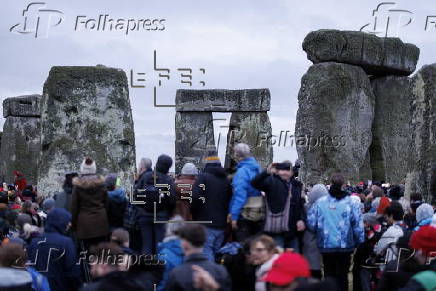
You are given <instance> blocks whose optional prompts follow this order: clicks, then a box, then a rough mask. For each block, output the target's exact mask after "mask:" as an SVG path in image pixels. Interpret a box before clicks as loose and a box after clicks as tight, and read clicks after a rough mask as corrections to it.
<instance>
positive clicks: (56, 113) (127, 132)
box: [38, 66, 136, 195]
mask: <svg viewBox="0 0 436 291" xmlns="http://www.w3.org/2000/svg"><path fill="white" fill-rule="evenodd" d="M41 108H42V117H41V156H40V163H39V169H38V170H39V176H38V190H39V191H40V192H41V193H43V194H44V195H50V194H52V193H53V192H55V191H59V190H61V185H62V182H63V180H64V175H65V173H66V172H69V171H79V168H80V164H81V162H82V160H83V158H84V157H85V156H90V157H92V158H93V159H94V160H95V161H96V164H97V172H98V173H100V174H107V173H118V174H119V177H120V178H121V181H122V184H123V186H124V187H125V188H126V189H127V190H129V189H130V186H131V185H132V183H133V175H134V173H135V169H136V166H135V135H134V130H133V120H132V112H131V108H130V100H129V91H128V83H127V77H126V74H125V73H124V72H123V71H122V70H119V69H113V68H107V67H104V66H96V67H52V69H51V70H50V74H49V76H48V78H47V80H46V82H45V84H44V92H43V98H42V102H41Z"/></svg>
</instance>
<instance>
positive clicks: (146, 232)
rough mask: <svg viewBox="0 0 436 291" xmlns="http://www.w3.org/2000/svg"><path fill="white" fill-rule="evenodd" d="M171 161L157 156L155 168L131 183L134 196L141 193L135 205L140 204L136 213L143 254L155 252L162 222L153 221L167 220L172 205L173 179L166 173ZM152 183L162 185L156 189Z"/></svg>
mask: <svg viewBox="0 0 436 291" xmlns="http://www.w3.org/2000/svg"><path fill="white" fill-rule="evenodd" d="M172 164H173V160H172V159H171V157H169V156H167V155H160V156H159V157H158V159H157V163H156V169H155V171H152V172H147V173H145V174H144V175H142V176H141V178H140V180H138V181H137V183H136V185H135V192H136V195H137V196H138V197H141V196H142V195H145V199H144V200H143V201H145V204H143V205H138V206H140V207H138V214H137V215H138V222H139V225H140V228H141V237H142V244H143V246H142V253H144V254H155V253H156V251H157V245H158V243H159V242H161V241H162V240H163V238H164V236H165V224H163V223H155V220H156V221H168V220H169V218H170V217H171V215H172V213H173V211H174V208H175V204H176V196H175V186H174V179H173V178H172V177H170V176H169V175H168V172H169V170H170V168H171V166H172ZM155 185H162V186H161V187H162V188H157V187H156V186H155ZM161 192H162V193H161ZM155 208H156V209H155ZM155 212H156V217H155Z"/></svg>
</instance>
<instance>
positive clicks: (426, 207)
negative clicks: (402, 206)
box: [416, 203, 436, 239]
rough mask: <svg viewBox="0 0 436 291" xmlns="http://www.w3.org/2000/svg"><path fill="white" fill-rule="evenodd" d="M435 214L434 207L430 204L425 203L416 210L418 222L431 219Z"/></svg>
mask: <svg viewBox="0 0 436 291" xmlns="http://www.w3.org/2000/svg"><path fill="white" fill-rule="evenodd" d="M433 214H434V210H433V207H432V206H431V205H430V204H428V203H423V204H421V206H419V207H418V208H417V209H416V221H417V222H420V221H422V220H424V219H428V218H431V217H432V216H433ZM435 239H436V238H435Z"/></svg>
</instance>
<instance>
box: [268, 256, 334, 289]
mask: <svg viewBox="0 0 436 291" xmlns="http://www.w3.org/2000/svg"><path fill="white" fill-rule="evenodd" d="M309 278H310V270H309V263H308V262H307V260H306V259H305V258H304V257H303V256H302V255H300V254H297V253H293V252H285V253H283V254H281V255H280V256H278V258H277V259H276V260H275V261H274V262H273V264H272V267H271V269H270V270H269V271H268V273H267V274H266V275H265V276H264V277H263V278H262V280H263V281H264V282H266V283H268V290H269V291H283V290H286V291H290V290H299V289H297V288H298V287H302V286H310V287H312V288H313V284H310V283H308V281H307V279H309ZM310 290H324V291H328V290H329V289H328V288H327V289H326V288H324V289H310ZM330 290H332V289H330Z"/></svg>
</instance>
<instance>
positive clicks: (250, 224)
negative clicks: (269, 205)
mask: <svg viewBox="0 0 436 291" xmlns="http://www.w3.org/2000/svg"><path fill="white" fill-rule="evenodd" d="M233 150H234V155H235V158H236V159H237V160H238V165H237V170H236V173H235V175H234V177H233V181H232V187H233V196H232V199H231V202H230V214H229V216H230V220H231V223H232V228H233V230H236V238H237V240H238V241H244V240H245V239H247V238H248V237H250V236H252V235H255V234H258V233H260V232H261V231H262V226H263V219H264V216H265V209H264V208H265V207H264V202H263V197H262V195H261V193H260V191H259V190H257V189H255V188H254V187H253V186H252V185H251V183H250V182H251V180H253V178H254V177H255V176H256V175H257V174H259V173H260V171H261V168H260V166H259V164H258V163H257V161H256V159H255V158H254V157H252V156H251V152H250V147H249V146H248V145H247V144H244V143H238V144H236V145H235V147H234V149H233Z"/></svg>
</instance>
